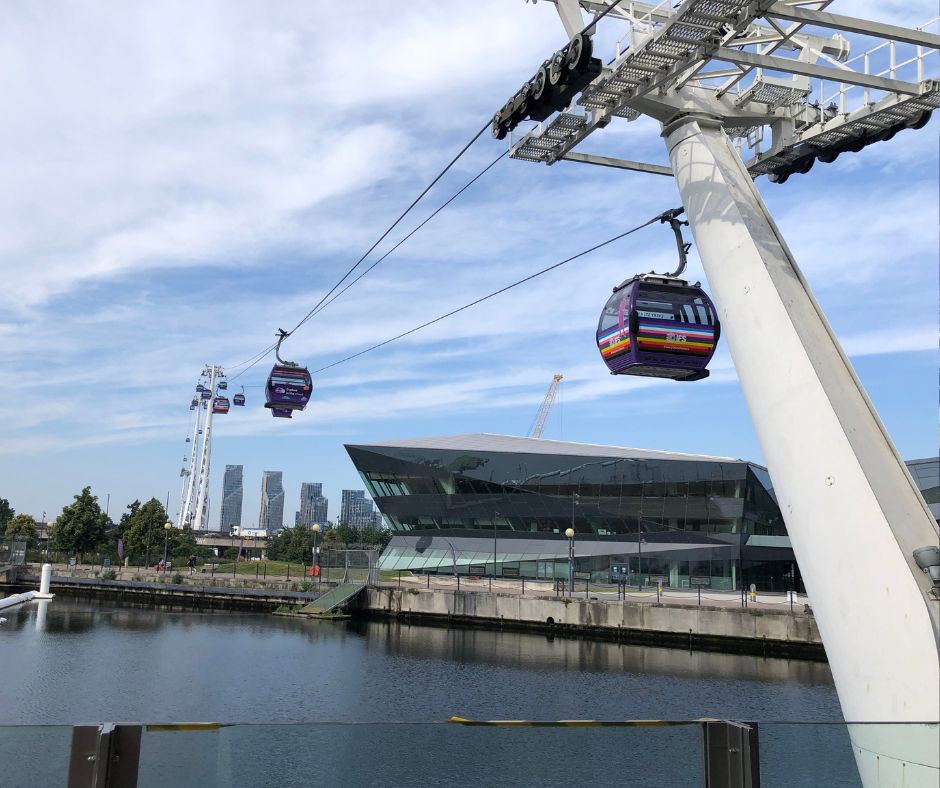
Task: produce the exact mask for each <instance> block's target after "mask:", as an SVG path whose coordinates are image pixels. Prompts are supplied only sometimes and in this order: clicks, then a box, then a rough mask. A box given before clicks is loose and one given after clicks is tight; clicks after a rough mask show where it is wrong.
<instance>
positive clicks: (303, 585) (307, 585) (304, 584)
mask: <svg viewBox="0 0 940 788" xmlns="http://www.w3.org/2000/svg"><path fill="white" fill-rule="evenodd" d="M300 590H301V591H303V592H304V593H307V592H308V591H312V590H313V583H311V582H310V581H309V580H304V582H302V583H301V584H300Z"/></svg>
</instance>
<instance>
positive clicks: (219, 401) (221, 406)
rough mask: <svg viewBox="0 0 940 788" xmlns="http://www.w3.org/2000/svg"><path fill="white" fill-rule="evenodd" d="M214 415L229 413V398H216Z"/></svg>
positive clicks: (213, 408)
mask: <svg viewBox="0 0 940 788" xmlns="http://www.w3.org/2000/svg"><path fill="white" fill-rule="evenodd" d="M212 412H213V413H228V397H216V398H215V399H214V400H212Z"/></svg>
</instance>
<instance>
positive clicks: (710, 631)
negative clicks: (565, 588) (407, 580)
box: [358, 587, 826, 660]
mask: <svg viewBox="0 0 940 788" xmlns="http://www.w3.org/2000/svg"><path fill="white" fill-rule="evenodd" d="M358 606H359V609H360V610H363V611H367V612H368V613H369V614H371V615H378V616H386V617H394V618H397V619H401V620H404V621H409V622H413V623H418V624H436V625H443V626H477V627H486V628H497V629H516V630H531V631H539V632H544V633H546V634H551V635H554V636H560V637H585V638H597V639H603V640H614V641H618V642H623V643H646V644H651V645H664V646H672V647H679V648H687V649H690V650H703V651H724V652H729V653H749V654H760V655H764V656H779V657H793V658H799V659H814V660H825V658H826V656H825V651H824V649H823V645H822V639H821V638H820V636H819V630H818V629H817V628H816V621H815V619H814V618H813V617H812V615H806V614H803V613H796V614H793V613H789V612H776V611H766V610H758V609H756V608H753V607H749V608H734V607H709V606H701V607H699V606H697V605H696V606H688V607H683V606H678V605H674V604H670V605H662V604H655V603H650V604H645V603H636V602H631V601H627V602H622V601H605V600H597V599H583V598H580V599H579V598H573V599H565V598H553V597H532V596H517V595H504V594H498V593H480V592H466V591H435V590H430V591H427V590H422V589H414V588H408V589H398V588H376V587H370V588H367V589H365V591H364V592H363V594H362V596H360V598H359V602H358Z"/></svg>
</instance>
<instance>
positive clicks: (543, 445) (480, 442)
mask: <svg viewBox="0 0 940 788" xmlns="http://www.w3.org/2000/svg"><path fill="white" fill-rule="evenodd" d="M370 447H374V448H378V447H385V448H398V449H446V450H450V451H489V452H506V453H509V452H513V453H517V454H557V455H566V456H575V457H622V458H624V459H633V460H692V461H696V460H697V461H708V462H746V460H740V459H737V458H735V457H714V456H710V455H707V454H685V453H683V452H675V451H657V450H656V449H629V448H625V447H623V446H604V445H600V444H596V443H571V442H569V441H553V440H545V439H544V438H521V437H518V436H516V435H493V434H491V433H487V432H482V433H467V434H464V435H441V436H437V437H430V438H406V439H404V440H400V441H379V442H377V443H356V444H348V448H357V449H369V448H370Z"/></svg>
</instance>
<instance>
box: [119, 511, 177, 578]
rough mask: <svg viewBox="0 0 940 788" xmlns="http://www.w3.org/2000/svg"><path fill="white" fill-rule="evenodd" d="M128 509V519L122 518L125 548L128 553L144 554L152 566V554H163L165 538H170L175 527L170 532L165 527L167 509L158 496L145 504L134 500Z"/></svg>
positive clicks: (148, 563) (147, 562)
mask: <svg viewBox="0 0 940 788" xmlns="http://www.w3.org/2000/svg"><path fill="white" fill-rule="evenodd" d="M135 504H137V506H136V508H135ZM127 509H128V513H127V515H125V516H126V517H127V520H126V521H125V520H124V517H122V518H121V521H122V522H123V523H124V532H123V534H122V538H123V539H124V550H125V552H126V553H127V555H136V556H144V557H145V561H146V564H147V566H150V561H151V558H152V556H154V555H157V554H159V555H160V556H162V555H163V540H164V539H167V540H169V538H170V537H171V536H172V530H173V529H170V532H169V534H168V533H167V530H166V529H165V528H164V525H165V524H166V521H167V519H166V509H164V508H163V504H162V503H160V501H158V500H157V499H156V498H151V499H150V500H149V501H147V503H145V504H143V505H140V502H139V501H134V503H132V504H131V505H130V506H128V507H127Z"/></svg>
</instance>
